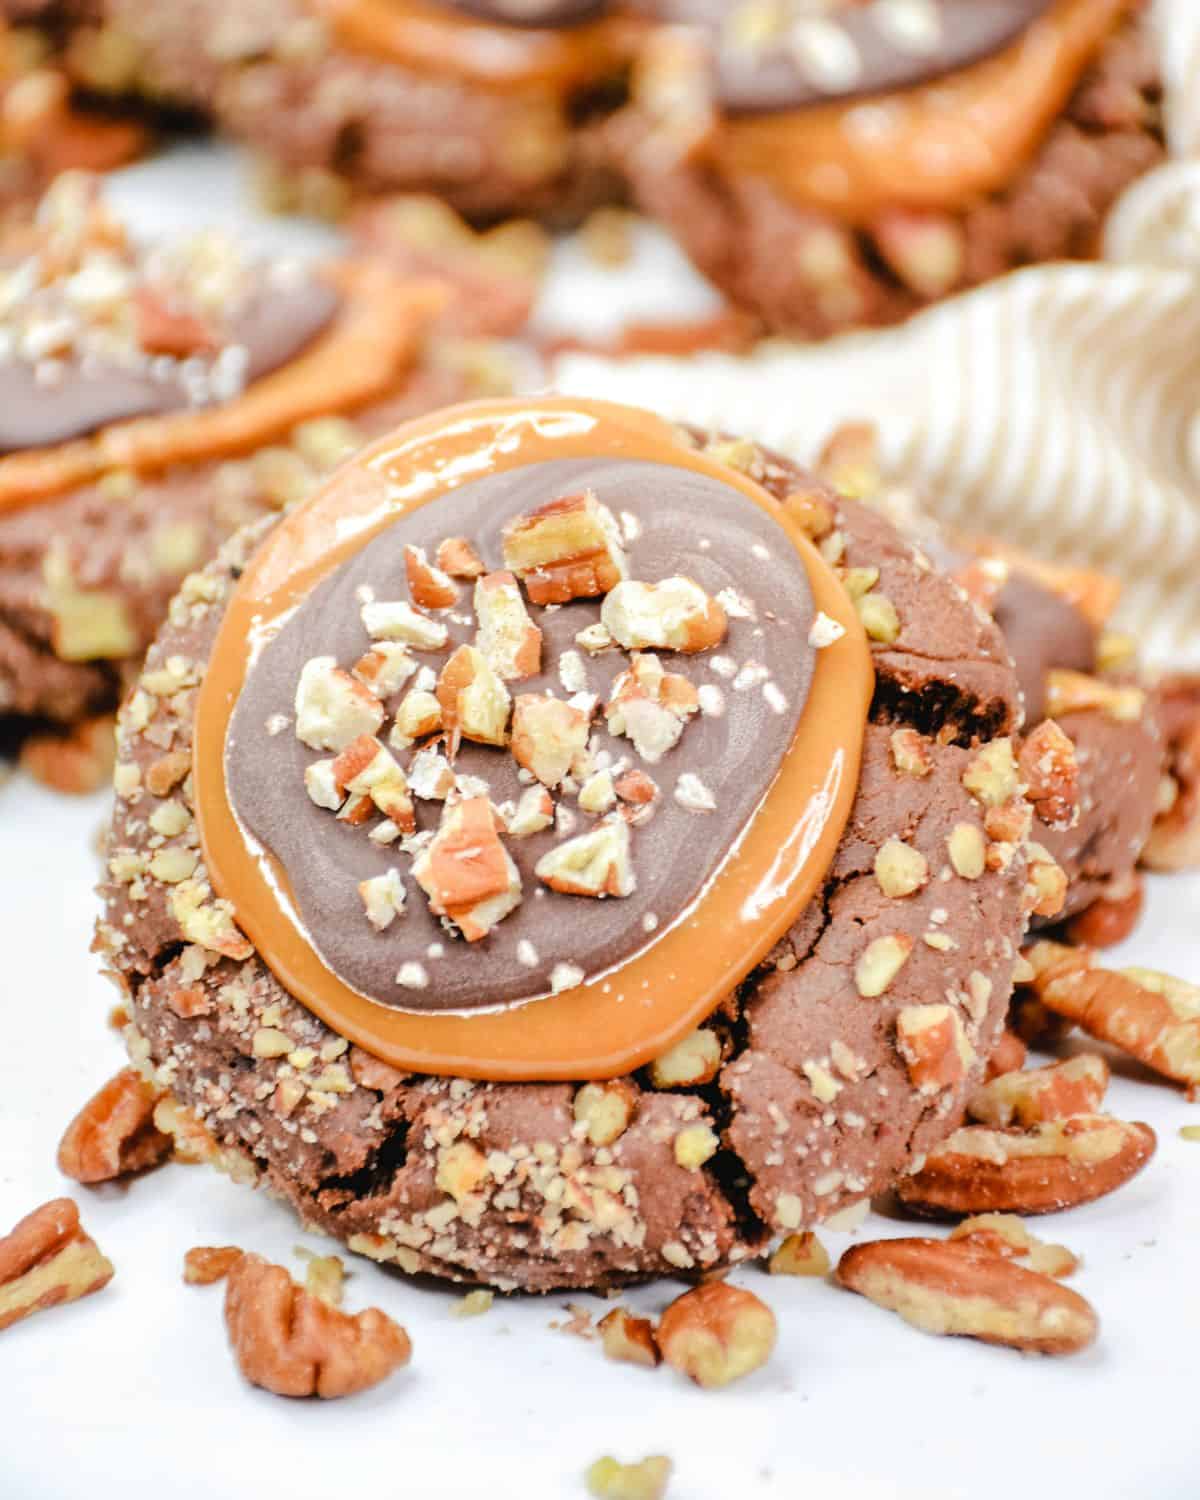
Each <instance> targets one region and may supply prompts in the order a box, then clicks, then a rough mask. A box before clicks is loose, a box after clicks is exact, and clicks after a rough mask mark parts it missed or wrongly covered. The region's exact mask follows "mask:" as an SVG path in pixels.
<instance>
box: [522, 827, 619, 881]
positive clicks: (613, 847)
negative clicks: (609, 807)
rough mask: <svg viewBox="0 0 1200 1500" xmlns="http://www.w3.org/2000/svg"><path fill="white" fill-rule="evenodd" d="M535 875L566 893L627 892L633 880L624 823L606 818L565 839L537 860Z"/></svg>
mask: <svg viewBox="0 0 1200 1500" xmlns="http://www.w3.org/2000/svg"><path fill="white" fill-rule="evenodd" d="M537 876H538V879H539V880H544V881H545V882H546V884H547V885H548V886H549V887H550V888H551V890H555V891H562V892H563V893H564V894H565V895H568V896H631V895H632V894H633V891H634V888H635V887H636V885H637V881H636V879H635V878H634V874H633V867H632V864H631V862H630V855H629V825H628V823H625V822H623V821H622V820H621V819H620V818H606V819H605V820H604V822H603V823H601V824H600V825H599V826H598V827H596V828H593V829H592V830H591V832H590V833H581V834H579V836H578V837H577V838H573V839H567V841H566V842H565V843H563V844H559V845H558V846H557V848H555V849H552V850H551V851H550V853H549V854H546V855H543V857H542V858H541V859H539V860H538V863H537Z"/></svg>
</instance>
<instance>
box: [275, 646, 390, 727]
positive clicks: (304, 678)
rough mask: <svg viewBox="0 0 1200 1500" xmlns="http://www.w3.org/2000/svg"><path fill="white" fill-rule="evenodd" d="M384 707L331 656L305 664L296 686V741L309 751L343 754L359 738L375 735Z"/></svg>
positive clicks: (320, 657) (318, 657)
mask: <svg viewBox="0 0 1200 1500" xmlns="http://www.w3.org/2000/svg"><path fill="white" fill-rule="evenodd" d="M382 723H383V704H382V703H381V702H380V701H379V699H378V698H377V697H376V696H375V694H374V693H372V692H371V690H370V689H369V688H367V687H366V686H364V684H363V683H361V682H358V681H356V680H355V679H354V678H353V677H351V675H350V673H349V672H343V671H342V669H341V667H339V666H338V664H337V662H336V661H335V660H334V658H333V657H332V656H314V657H313V658H312V660H311V661H307V662H305V664H304V667H303V669H302V670H301V673H300V681H299V682H298V683H297V685H296V738H297V739H298V740H300V742H301V743H302V744H305V745H307V746H308V747H309V749H310V750H344V749H345V748H346V746H347V745H348V744H350V742H351V740H355V739H357V738H358V737H359V735H363V734H375V733H376V732H377V730H378V729H379V727H380V725H381V724H382Z"/></svg>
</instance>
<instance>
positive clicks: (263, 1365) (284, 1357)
mask: <svg viewBox="0 0 1200 1500" xmlns="http://www.w3.org/2000/svg"><path fill="white" fill-rule="evenodd" d="M225 1323H226V1326H227V1328H228V1330H229V1341H230V1343H231V1344H232V1346H233V1352H234V1357H235V1358H236V1359H237V1363H238V1368H239V1369H240V1370H241V1372H242V1374H243V1375H244V1376H245V1377H246V1379H247V1380H248V1381H249V1382H250V1383H251V1385H258V1386H261V1387H262V1388H263V1389H264V1390H267V1391H273V1392H274V1393H275V1395H277V1396H321V1397H324V1398H326V1399H331V1398H333V1397H336V1396H349V1395H353V1394H354V1393H355V1392H356V1391H364V1390H367V1389H368V1388H369V1387H370V1386H373V1385H378V1384H379V1382H380V1381H381V1380H384V1379H386V1378H387V1376H389V1375H390V1374H391V1373H392V1371H393V1370H395V1369H398V1368H399V1367H400V1366H401V1365H405V1364H407V1363H408V1361H409V1359H410V1357H411V1355H412V1346H411V1344H410V1343H409V1338H408V1335H407V1334H406V1333H405V1331H404V1329H403V1328H401V1327H400V1326H399V1324H397V1323H394V1322H393V1321H392V1319H391V1318H389V1317H388V1316H387V1314H386V1313H383V1312H381V1311H380V1310H379V1309H378V1308H377V1307H369V1308H367V1309H366V1311H365V1312H360V1313H355V1314H353V1315H350V1314H348V1313H344V1312H341V1311H340V1310H339V1309H338V1308H336V1307H333V1306H331V1305H330V1304H329V1303H328V1302H325V1301H323V1300H322V1299H321V1298H319V1297H314V1296H313V1295H312V1294H311V1293H310V1292H307V1291H305V1290H304V1288H303V1287H300V1286H297V1284H296V1283H295V1282H294V1281H293V1280H292V1278H291V1277H290V1276H289V1275H288V1273H287V1271H285V1270H284V1268H283V1267H282V1266H275V1265H272V1264H271V1263H270V1262H269V1261H266V1260H264V1259H263V1258H262V1256H261V1255H243V1256H241V1258H240V1259H239V1260H238V1261H237V1262H236V1263H235V1264H234V1265H233V1266H232V1268H231V1269H230V1270H229V1272H228V1280H227V1283H226V1288H225Z"/></svg>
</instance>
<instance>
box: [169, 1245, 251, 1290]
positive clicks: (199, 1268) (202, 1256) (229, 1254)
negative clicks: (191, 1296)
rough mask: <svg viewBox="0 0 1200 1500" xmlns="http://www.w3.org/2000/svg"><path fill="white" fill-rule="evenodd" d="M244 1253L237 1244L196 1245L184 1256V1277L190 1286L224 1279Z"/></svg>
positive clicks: (204, 1284) (208, 1284)
mask: <svg viewBox="0 0 1200 1500" xmlns="http://www.w3.org/2000/svg"><path fill="white" fill-rule="evenodd" d="M242 1254H243V1252H242V1251H241V1250H239V1249H238V1247H237V1246H236V1245H194V1246H193V1247H192V1249H190V1250H188V1251H187V1252H186V1253H185V1255H184V1257H183V1279H184V1281H186V1282H187V1284H188V1286H212V1285H213V1283H214V1282H217V1281H224V1279H225V1278H226V1276H228V1275H229V1273H230V1271H232V1270H233V1268H234V1266H236V1265H237V1263H238V1261H239V1260H241V1258H242Z"/></svg>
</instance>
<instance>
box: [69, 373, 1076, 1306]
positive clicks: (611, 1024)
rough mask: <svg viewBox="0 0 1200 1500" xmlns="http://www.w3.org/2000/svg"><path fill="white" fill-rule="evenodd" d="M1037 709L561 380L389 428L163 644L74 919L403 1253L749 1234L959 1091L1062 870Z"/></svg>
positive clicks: (747, 467)
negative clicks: (574, 396) (1036, 793)
mask: <svg viewBox="0 0 1200 1500" xmlns="http://www.w3.org/2000/svg"><path fill="white" fill-rule="evenodd" d="M433 475H439V476H442V477H441V478H440V479H438V480H434V482H433V483H432V484H431V482H430V476H433ZM381 501H382V502H383V503H382V506H381ZM706 514H720V515H721V516H722V517H723V523H722V526H721V527H720V528H719V529H718V528H717V527H715V526H714V527H713V528H712V529H711V532H710V531H709V529H708V528H706V527H705V525H704V523H703V521H702V520H699V521H698V517H701V516H704V515H706ZM355 516H357V517H358V518H359V521H358V523H357V529H356V523H355V522H354V521H353V519H352V518H353V517H355ZM337 538H340V539H341V540H340V542H338V541H335V539H337ZM256 548H257V549H258V550H257V551H256ZM764 554H765V555H764ZM285 580H290V581H286V582H285ZM272 590H274V592H273V591H272ZM422 600H423V601H424V602H422ZM539 601H541V602H539ZM293 605H298V608H297V609H295V611H294V612H292V613H288V614H287V617H286V619H285V618H284V616H283V615H282V614H278V612H279V611H280V610H281V609H286V610H288V611H291V610H292V606H293ZM247 611H249V612H250V613H247ZM255 613H257V616H258V619H259V622H260V625H262V627H263V631H264V632H265V633H261V634H260V637H259V640H260V644H261V646H262V649H261V651H258V650H257V649H255V650H254V651H249V652H248V651H247V641H246V631H245V628H244V623H243V622H244V621H246V620H248V619H249V618H251V616H252V615H254V614H255ZM277 614H278V619H277V620H276V615H277ZM273 620H275V623H270V622H272V621H273ZM167 673H174V674H176V675H178V674H182V680H181V681H180V682H178V683H176V682H175V681H174V680H173V681H172V683H171V684H170V690H169V691H165V690H164V689H165V688H166V687H167V686H168V684H167V680H166V676H165V675H164V674H167ZM1018 718H1019V702H1018V690H1017V684H1016V680H1015V676H1014V674H1013V671H1012V668H1011V665H1010V664H1009V660H1008V653H1007V651H1006V648H1005V646H1004V643H1003V641H1002V639H1001V636H1000V634H999V632H998V630H997V629H996V627H995V626H994V624H993V623H992V622H991V621H990V620H988V619H986V618H984V617H982V616H981V615H979V614H978V613H977V612H976V611H975V610H974V609H973V608H972V607H971V606H970V605H969V604H968V603H967V602H966V600H965V599H964V597H963V594H962V592H961V591H960V590H959V589H958V588H957V587H956V586H955V585H954V584H953V583H951V581H950V580H949V579H947V578H945V577H944V576H942V575H941V574H939V573H938V572H937V571H935V570H934V569H933V568H932V567H931V566H930V565H929V564H928V563H927V562H926V561H924V560H923V559H922V558H921V557H920V555H919V554H918V553H916V552H915V551H914V549H913V548H912V547H911V546H910V545H909V544H908V543H907V542H906V541H905V540H904V539H903V538H902V537H901V536H900V534H899V533H898V532H897V531H896V530H895V529H894V528H893V526H892V525H891V524H890V523H889V522H887V521H886V520H885V519H884V518H882V517H881V516H880V515H878V514H876V513H874V512H872V511H871V510H869V509H867V508H865V507H864V506H862V505H860V504H858V503H856V502H853V501H850V500H845V499H840V498H838V497H837V496H836V495H834V494H833V493H832V492H831V491H829V490H826V489H825V488H824V487H822V486H821V485H820V484H819V483H817V482H816V481H814V480H813V479H811V478H810V477H809V476H807V475H805V474H803V473H801V472H800V471H798V470H796V469H795V468H793V467H791V466H790V465H788V464H786V463H783V462H780V461H777V460H775V459H773V458H772V457H770V456H769V455H766V454H764V453H762V452H761V451H759V450H758V449H756V448H755V447H754V446H753V445H752V444H750V443H747V442H744V441H737V440H721V441H719V442H712V443H708V444H705V443H704V442H703V441H702V440H700V439H698V438H694V437H691V436H689V435H688V434H686V433H681V432H680V431H678V430H677V429H674V428H671V427H670V426H668V425H667V424H665V423H663V422H661V421H660V420H659V419H657V418H652V417H650V416H648V415H646V414H644V413H637V412H633V411H630V410H628V409H625V408H621V407H612V406H605V405H601V404H589V403H580V402H576V401H571V400H568V399H565V398H546V399H544V400H541V401H538V402H536V403H525V404H522V403H517V402H509V403H487V404H480V405H478V406H476V407H464V408H459V409H457V410H455V411H453V412H451V413H449V414H446V415H444V416H442V415H439V416H438V417H436V418H427V419H424V420H423V421H421V422H418V423H415V424H410V426H408V427H407V428H402V429H401V430H400V431H399V432H398V433H396V434H395V435H394V436H393V437H392V438H391V439H388V440H386V441H384V442H381V443H380V444H378V445H376V446H375V447H374V448H373V449H371V450H368V452H367V454H366V456H364V457H361V458H360V459H359V460H357V461H356V462H355V463H354V464H353V465H352V466H351V468H350V469H349V470H346V471H343V475H342V477H341V479H339V480H335V481H334V482H332V483H331V484H330V486H329V487H328V488H327V489H326V490H324V491H323V492H321V493H319V494H318V495H317V496H316V497H314V498H313V499H312V500H311V501H309V502H307V503H306V504H304V505H302V506H300V507H298V508H296V509H295V510H293V511H291V512H289V513H288V515H287V516H286V517H285V518H284V519H283V520H282V521H280V522H279V523H278V524H277V525H276V526H275V527H274V529H270V528H269V525H266V524H263V525H260V526H258V527H257V528H252V529H249V530H247V531H244V532H242V533H240V534H239V535H238V536H237V537H236V538H235V539H233V540H232V541H231V542H230V543H229V544H228V545H227V546H226V548H225V550H224V551H223V553H222V555H221V557H220V559H219V560H218V561H217V562H215V563H213V564H212V565H210V566H209V567H208V568H207V569H205V570H204V571H202V572H201V573H198V574H196V575H194V576H193V577H192V578H190V579H189V580H188V581H187V582H186V583H185V585H184V588H183V592H182V593H181V594H180V596H179V598H178V600H177V602H176V604H175V605H174V606H173V607H172V610H171V612H170V616H169V619H168V621H167V623H166V625H165V626H164V627H163V630H162V631H161V633H160V635H159V638H158V639H157V641H156V642H155V644H154V645H153V646H152V648H151V651H150V654H149V657H148V660H147V665H146V669H145V672H144V674H143V677H142V679H141V682H140V684H139V686H138V688H137V690H136V691H135V692H134V694H133V696H132V698H131V699H130V701H129V705H128V707H127V708H126V710H125V712H124V714H123V716H122V721H121V727H120V732H119V761H118V766H117V771H116V785H117V789H118V799H117V809H116V813H115V818H114V824H113V829H112V837H111V841H110V847H109V850H108V861H109V863H108V878H107V881H106V885H105V890H104V897H105V914H104V918H103V921H102V923H101V926H100V930H99V942H100V945H101V947H102V949H103V951H104V952H105V954H106V955H107V958H108V961H109V963H110V965H111V967H112V969H113V971H114V972H115V974H116V975H117V976H118V978H119V980H120V982H121V983H122V985H123V986H124V987H125V989H126V991H127V993H128V997H129V1010H130V1015H131V1017H132V1020H131V1023H130V1027H129V1030H128V1032H127V1039H128V1042H129V1046H130V1049H131V1053H132V1056H133V1058H134V1060H135V1061H136V1063H137V1064H138V1065H139V1066H140V1067H141V1068H143V1069H144V1070H145V1072H146V1073H147V1075H149V1076H152V1077H153V1078H154V1080H155V1081H156V1082H157V1084H158V1086H159V1087H165V1088H168V1089H169V1090H170V1091H171V1093H172V1094H173V1096H174V1098H175V1100H176V1101H177V1103H178V1105H179V1107H180V1108H179V1111H178V1115H179V1118H180V1119H185V1118H186V1119H190V1120H191V1121H192V1122H193V1126H194V1127H195V1126H198V1127H200V1128H202V1129H203V1130H204V1131H207V1132H209V1133H210V1135H211V1137H212V1138H213V1141H214V1152H215V1153H219V1155H220V1157H221V1159H222V1160H223V1161H224V1162H225V1163H226V1164H227V1165H231V1166H233V1167H234V1169H235V1170H236V1171H237V1173H238V1175H239V1176H244V1177H246V1178H248V1179H250V1180H253V1181H256V1182H258V1183H259V1184H260V1185H262V1186H264V1187H267V1188H268V1189H269V1190H270V1191H272V1192H274V1193H276V1194H278V1195H279V1196H281V1197H283V1198H284V1199H285V1200H287V1201H288V1202H290V1203H291V1204H292V1205H293V1206H294V1207H295V1208H296V1210H297V1212H298V1213H299V1214H300V1215H301V1216H302V1217H303V1218H304V1219H305V1220H306V1221H307V1222H309V1223H313V1224H316V1225H319V1226H321V1227H322V1228H325V1229H327V1230H329V1231H330V1232H331V1233H333V1234H334V1235H336V1236H338V1237H339V1238H341V1239H342V1240H344V1241H345V1242H346V1244H347V1245H348V1246H349V1247H350V1248H351V1249H354V1250H356V1251H359V1252H361V1253H364V1254H367V1255H369V1256H372V1257H374V1258H375V1259H378V1260H380V1261H383V1262H387V1263H391V1264H396V1265H398V1266H400V1267H402V1268H403V1269H405V1270H407V1271H409V1272H418V1271H424V1272H431V1273H433V1274H435V1275H439V1276H443V1277H447V1278H450V1279H455V1280H463V1281H483V1282H487V1283H491V1284H494V1285H496V1286H499V1287H503V1288H516V1287H521V1288H527V1289H530V1290H547V1289H550V1288H553V1287H561V1286H582V1287H603V1286H607V1285H612V1284H616V1283H619V1282H622V1281H626V1280H630V1279H633V1278H637V1277H644V1276H648V1275H655V1274H678V1273H680V1272H684V1273H694V1274H702V1273H704V1272H706V1271H710V1270H713V1269H717V1268H720V1267H723V1266H727V1265H730V1264H732V1263H734V1262H736V1261H739V1260H741V1259H744V1258H746V1257H748V1256H751V1255H754V1254H756V1253H758V1252H759V1251H760V1250H761V1249H762V1248H763V1247H764V1245H765V1244H766V1243H767V1241H768V1240H769V1238H770V1236H771V1235H772V1233H774V1232H775V1231H778V1230H788V1231H792V1230H798V1229H801V1228H803V1227H805V1226H807V1225H811V1224H813V1223H816V1222H818V1221H820V1220H822V1219H826V1218H829V1217H830V1216H831V1215H834V1214H836V1213H838V1212H839V1211H841V1210H843V1209H847V1208H850V1207H851V1206H853V1205H855V1204H858V1203H860V1202H861V1201H862V1200H863V1199H865V1198H866V1197H869V1196H870V1195H871V1194H872V1193H874V1192H876V1191H879V1190H880V1189H882V1188H884V1187H885V1186H887V1185H888V1184H890V1183H891V1182H892V1181H894V1179H895V1178H896V1176H897V1175H898V1174H899V1173H901V1172H903V1171H905V1170H906V1169H907V1168H910V1167H911V1166H912V1165H913V1163H914V1161H915V1160H916V1158H918V1157H920V1156H921V1155H923V1154H924V1153H927V1152H928V1151H930V1150H931V1149H932V1148H933V1147H934V1146H936V1144H937V1143H938V1142H940V1141H941V1140H942V1139H944V1138H945V1137H946V1136H947V1135H948V1133H949V1132H950V1131H951V1130H952V1129H953V1128H954V1126H955V1124H956V1123H957V1121H958V1120H959V1118H960V1117H961V1112H962V1109H963V1105H964V1102H965V1099H966V1098H967V1096H968V1094H969V1093H970V1091H971V1090H972V1089H973V1088H974V1087H975V1086H976V1084H977V1083H978V1082H979V1081H980V1080H981V1078H982V1076H983V1071H984V1065H985V1061H986V1059H987V1056H988V1054H989V1053H990V1051H991V1049H992V1047H993V1046H994V1045H995V1043H996V1041H997V1038H998V1037H999V1035H1000V1032H1001V1027H1002V1023H1003V1017H1004V1014H1005V1010H1006V1006H1007V1001H1008V996H1009V994H1010V990H1011V986H1012V982H1013V974H1014V968H1015V966H1016V963H1017V957H1018V947H1019V944H1020V942H1021V939H1022V936H1023V934H1024V931H1025V927H1026V923H1027V919H1028V916H1029V913H1030V911H1031V910H1032V909H1034V908H1040V909H1041V910H1043V911H1046V912H1049V911H1050V910H1051V909H1052V904H1053V895H1054V892H1053V888H1054V886H1055V881H1054V880H1053V879H1050V880H1047V879H1046V878H1045V877H1047V876H1049V875H1051V874H1052V872H1054V868H1055V867H1054V866H1053V862H1052V861H1051V860H1050V858H1049V856H1048V855H1046V854H1045V853H1044V852H1043V851H1041V850H1040V849H1039V848H1038V846H1037V839H1038V837H1039V835H1038V833H1037V832H1036V831H1035V827H1034V819H1035V814H1034V812H1033V810H1032V808H1031V807H1030V805H1029V804H1028V802H1027V801H1026V800H1025V796H1024V790H1025V788H1024V783H1023V781H1022V778H1021V775H1020V772H1019V768H1018V766H1017V762H1016V759H1015V753H1014V742H1013V740H1012V738H1011V736H1012V733H1013V731H1014V730H1015V728H1016V725H1017V722H1018ZM268 766H269V767H270V768H271V769H270V771H269V774H264V768H265V767H268ZM781 785H784V786H785V787H792V788H793V790H792V791H791V792H788V793H787V794H786V795H785V798H784V800H782V801H779V800H778V792H779V788H780V786H781ZM764 791H765V796H764ZM772 797H776V799H777V800H776V801H774V802H773V801H772V800H771V799H772ZM289 840H290V841H291V842H290V843H289ZM301 848H302V849H303V858H302V859H301V858H297V852H296V851H297V849H301ZM1048 892H1049V894H1048ZM252 893H253V899H246V898H247V897H248V896H250V895H251V894H252ZM1058 894H1059V896H1060V897H1061V889H1059V891H1058ZM723 903H724V904H723ZM718 912H724V913H725V917H724V919H723V920H717V919H716V916H715V914H716V913H718ZM301 997H303V999H301ZM406 1059H407V1060H406Z"/></svg>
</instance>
